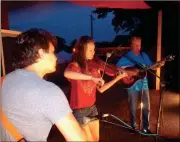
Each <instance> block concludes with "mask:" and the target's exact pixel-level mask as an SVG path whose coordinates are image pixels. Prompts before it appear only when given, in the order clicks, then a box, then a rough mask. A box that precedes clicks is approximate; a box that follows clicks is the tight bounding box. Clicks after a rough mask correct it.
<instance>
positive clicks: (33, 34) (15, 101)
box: [2, 29, 86, 141]
mask: <svg viewBox="0 0 180 142" xmlns="http://www.w3.org/2000/svg"><path fill="white" fill-rule="evenodd" d="M16 44H17V46H16V47H15V51H14V52H13V66H14V67H15V68H16V69H15V71H13V72H11V73H9V74H8V75H6V77H5V78H4V81H3V84H2V109H3V110H4V112H5V114H6V115H7V117H8V119H9V120H10V122H11V123H12V124H13V125H14V126H15V127H16V128H17V130H18V131H19V132H20V133H21V134H22V135H23V137H24V138H25V139H26V140H27V141H46V140H47V137H48V134H49V132H50V129H51V127H52V125H53V124H55V125H56V126H57V128H58V129H59V131H60V132H61V133H62V135H63V136H64V137H65V139H66V140H67V141H75V140H76V141H85V140H86V136H85V135H84V132H83V131H82V129H81V127H80V126H79V124H78V123H77V121H76V119H75V118H74V116H73V114H72V110H71V108H70V107H69V104H68V101H67V99H66V97H65V95H64V93H63V92H62V91H61V89H60V88H59V87H57V86H56V85H55V84H53V83H51V82H48V81H45V80H44V79H43V77H44V75H45V74H47V73H51V72H54V71H55V70H56V60H57V59H56V56H55V54H54V50H55V46H56V39H55V38H54V36H52V35H51V34H50V33H49V32H47V31H45V30H42V29H30V30H28V31H26V32H23V33H22V34H20V35H19V36H18V39H17V43H16ZM4 134H5V135H4V136H6V137H7V136H8V137H9V138H10V140H11V141H13V138H12V137H11V136H9V134H8V133H7V132H5V133H4ZM5 139H6V138H5Z"/></svg>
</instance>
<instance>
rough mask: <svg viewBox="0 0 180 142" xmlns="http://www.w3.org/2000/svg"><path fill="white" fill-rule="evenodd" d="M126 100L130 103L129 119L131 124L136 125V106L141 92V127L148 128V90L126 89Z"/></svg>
mask: <svg viewBox="0 0 180 142" xmlns="http://www.w3.org/2000/svg"><path fill="white" fill-rule="evenodd" d="M127 92H128V102H129V103H130V120H131V126H133V127H135V126H136V108H137V101H138V97H141V94H142V103H143V108H142V119H143V128H144V129H148V128H149V112H150V99H149V90H143V91H133V90H128V91H127Z"/></svg>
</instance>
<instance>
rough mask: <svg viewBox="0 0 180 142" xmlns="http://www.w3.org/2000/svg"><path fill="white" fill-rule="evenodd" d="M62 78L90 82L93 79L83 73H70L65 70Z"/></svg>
mask: <svg viewBox="0 0 180 142" xmlns="http://www.w3.org/2000/svg"><path fill="white" fill-rule="evenodd" d="M64 76H65V77H66V78H68V79H73V80H92V79H93V77H92V76H91V75H86V74H83V73H79V72H75V71H70V70H68V69H66V70H65V72H64Z"/></svg>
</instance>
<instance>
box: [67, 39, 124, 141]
mask: <svg viewBox="0 0 180 142" xmlns="http://www.w3.org/2000/svg"><path fill="white" fill-rule="evenodd" d="M74 49H75V51H74V52H73V61H72V62H71V63H70V64H69V65H68V67H67V68H66V70H65V72H64V76H65V77H66V78H67V79H68V80H69V81H70V82H71V97H70V106H71V108H72V109H73V113H74V116H75V117H76V119H77V120H78V122H79V124H80V125H81V126H82V127H83V129H84V131H85V133H86V135H87V137H88V141H99V120H97V119H95V120H92V119H91V118H93V117H95V116H97V115H98V111H97V108H96V106H95V101H96V88H97V90H98V91H99V92H101V93H103V92H104V91H105V90H107V89H109V88H110V87H111V86H113V85H114V84H115V83H116V82H117V81H119V80H120V79H122V78H123V77H126V76H127V74H126V73H125V72H123V73H121V74H119V75H118V76H116V77H115V78H114V79H113V80H112V81H110V82H108V83H104V80H103V79H102V78H101V73H100V71H99V67H98V66H92V62H91V61H92V59H93V57H94V54H95V44H94V41H93V39H92V38H90V37H88V36H82V37H81V38H80V39H79V40H78V41H77V42H76V44H75V48H74Z"/></svg>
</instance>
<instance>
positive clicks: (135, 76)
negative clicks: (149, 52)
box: [120, 55, 175, 88]
mask: <svg viewBox="0 0 180 142" xmlns="http://www.w3.org/2000/svg"><path fill="white" fill-rule="evenodd" d="M174 58H175V56H173V55H168V56H167V57H166V58H165V59H163V60H162V61H158V62H156V63H155V64H153V65H151V66H149V67H147V69H148V70H149V69H152V68H154V67H157V66H159V64H160V63H161V62H165V61H172V60H174ZM159 67H160V66H159ZM124 70H125V71H126V72H127V74H128V76H127V77H125V78H122V79H121V80H120V83H121V84H122V86H123V87H124V88H130V87H132V86H133V85H134V84H135V83H136V82H137V81H138V80H140V79H143V78H145V77H146V76H147V71H146V70H145V69H142V68H140V67H138V66H133V67H127V68H125V69H124Z"/></svg>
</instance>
